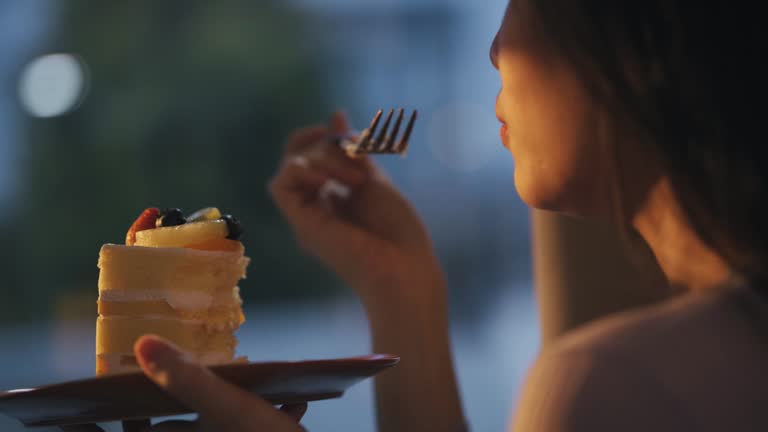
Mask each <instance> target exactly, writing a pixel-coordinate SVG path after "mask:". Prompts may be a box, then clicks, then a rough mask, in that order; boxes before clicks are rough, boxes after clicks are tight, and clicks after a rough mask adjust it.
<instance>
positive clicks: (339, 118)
mask: <svg viewBox="0 0 768 432" xmlns="http://www.w3.org/2000/svg"><path fill="white" fill-rule="evenodd" d="M329 123H330V129H331V133H332V134H334V135H345V134H347V133H349V130H350V127H349V120H347V115H346V114H344V112H343V111H336V112H334V113H333V114H332V115H331V121H330V122H329Z"/></svg>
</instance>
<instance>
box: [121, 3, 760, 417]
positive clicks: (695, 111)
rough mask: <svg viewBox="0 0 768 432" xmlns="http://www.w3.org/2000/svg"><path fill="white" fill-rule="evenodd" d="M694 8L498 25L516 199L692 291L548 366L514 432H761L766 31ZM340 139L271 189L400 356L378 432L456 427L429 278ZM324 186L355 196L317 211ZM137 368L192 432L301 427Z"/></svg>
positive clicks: (234, 395)
mask: <svg viewBox="0 0 768 432" xmlns="http://www.w3.org/2000/svg"><path fill="white" fill-rule="evenodd" d="M709 3H710V2H696V4H695V7H694V6H688V3H684V2H677V1H670V0H656V1H652V0H647V1H642V2H639V1H637V2H635V1H628V2H611V1H594V2H579V1H556V0H520V1H515V2H513V3H512V4H511V5H510V6H509V7H508V10H507V12H506V14H505V16H504V19H503V23H502V26H501V29H500V30H499V32H498V34H497V36H496V38H495V40H494V42H493V47H492V49H491V59H492V62H493V65H494V66H495V67H496V68H497V69H498V70H499V73H500V76H501V81H502V90H501V92H500V94H499V97H498V100H497V106H496V108H497V113H498V116H499V119H500V120H501V122H502V123H503V127H502V140H503V141H504V145H505V146H506V147H507V148H508V149H509V150H510V151H511V152H512V154H513V156H514V159H515V186H516V189H517V191H518V193H519V194H520V196H521V197H522V198H523V199H524V200H525V202H526V203H528V204H529V205H530V206H531V207H534V208H540V209H548V210H554V211H557V212H561V213H564V214H569V215H575V216H579V217H582V218H591V219H596V220H602V221H609V222H612V223H614V224H616V225H618V226H621V227H623V228H624V229H625V230H626V231H627V232H629V231H632V230H636V231H637V232H638V233H639V234H640V235H641V236H642V238H643V239H644V240H645V242H647V244H648V245H649V246H650V248H651V250H652V251H653V253H654V255H655V257H656V260H657V261H658V263H659V265H660V267H661V268H662V270H663V271H664V273H665V275H666V277H667V279H668V281H669V283H670V284H672V285H674V286H675V287H676V288H677V289H679V290H681V291H684V292H685V293H684V294H682V295H680V296H678V297H677V298H675V299H673V300H670V301H667V302H664V303H663V304H661V305H657V306H653V307H650V308H644V309H638V310H633V311H630V312H626V313H622V314H618V315H616V316H614V317H611V318H607V319H603V320H599V321H598V322H596V323H594V324H591V325H587V326H585V327H583V328H580V329H578V330H576V331H574V332H571V333H570V334H568V335H567V336H565V337H563V338H561V339H559V340H558V341H557V342H556V343H554V344H553V345H551V346H550V347H548V348H546V349H545V350H544V351H543V352H542V353H541V355H540V357H539V359H538V360H537V362H536V364H535V365H534V367H533V369H532V370H531V373H530V375H529V377H528V381H527V384H526V386H525V389H524V391H523V395H522V400H521V402H520V405H519V407H518V409H517V414H516V416H515V426H514V428H515V430H519V431H599V430H622V431H627V430H654V431H666V430H670V431H671V430H675V431H677V430H725V429H726V428H727V429H728V430H768V410H766V409H765V407H768V393H767V392H765V391H762V389H766V388H768V372H767V371H766V368H765V365H768V323H766V321H768V319H766V318H765V317H766V316H768V305H766V303H765V300H764V298H763V297H762V294H761V293H764V292H766V290H768V288H766V287H767V285H766V284H765V281H766V279H768V266H766V265H765V263H766V254H768V241H766V240H767V239H766V231H767V230H766V229H765V228H764V226H765V225H764V221H763V220H762V219H763V217H764V216H763V215H764V214H765V213H764V211H763V209H764V207H763V203H764V202H765V198H766V193H767V192H768V191H767V188H768V178H766V173H765V171H766V170H765V169H764V168H763V167H764V166H766V162H767V161H766V152H765V150H764V146H763V142H762V140H761V139H762V135H760V134H759V132H762V130H760V131H758V128H759V126H760V122H759V119H758V113H760V114H762V112H764V110H760V111H758V110H753V109H752V107H753V106H754V105H756V104H753V102H758V101H759V102H763V101H764V100H763V99H761V97H762V96H763V94H764V87H765V85H764V76H766V75H765V74H764V71H763V70H762V69H760V68H761V62H760V60H761V59H760V57H762V56H763V52H764V49H763V48H762V42H760V41H762V39H761V38H760V35H761V34H762V25H763V23H762V19H761V18H759V17H761V15H760V14H759V13H758V11H757V10H754V11H753V10H748V9H749V8H750V7H752V6H747V5H746V4H740V5H739V6H738V8H736V7H735V6H726V5H724V4H721V3H722V2H717V3H715V2H712V4H709ZM754 7H756V6H754ZM346 131H347V124H346V122H345V121H344V118H343V117H342V116H340V115H336V116H334V118H333V120H332V121H331V124H330V126H329V127H322V126H319V127H310V128H306V129H302V130H299V131H297V132H296V133H294V134H293V135H292V136H291V138H290V140H289V143H288V146H287V149H286V156H285V160H284V162H283V164H282V166H281V167H280V169H279V171H278V173H277V175H276V176H275V178H274V180H273V181H272V183H271V184H270V191H271V193H272V196H273V197H274V200H275V202H276V204H277V206H278V207H279V208H280V210H281V211H282V213H283V214H284V216H285V217H286V219H287V220H288V221H289V222H290V223H291V225H292V227H293V229H294V231H295V234H296V238H297V240H298V243H299V244H300V245H301V247H303V248H304V249H305V250H306V251H307V252H308V253H310V254H312V255H314V256H316V257H317V258H319V259H320V260H321V261H322V262H324V263H325V264H326V265H327V266H328V267H329V268H331V269H332V270H333V271H335V272H337V273H338V274H339V275H340V276H341V277H342V278H343V279H344V280H345V281H346V283H348V284H349V285H350V286H351V287H353V288H354V289H355V290H356V291H357V293H358V294H359V295H360V297H361V299H362V302H363V304H364V306H365V309H366V312H367V314H368V318H369V321H370V329H371V334H372V340H373V345H374V346H373V349H374V351H377V352H396V353H399V354H400V355H401V356H402V363H401V364H400V365H399V366H398V367H396V368H394V369H392V370H391V371H388V372H386V373H384V374H382V375H381V376H380V377H378V378H377V379H376V404H377V419H378V425H379V429H380V430H382V431H410V430H414V431H415V430H430V431H457V430H462V429H464V427H465V422H464V418H463V415H462V411H461V405H460V402H459V396H458V393H457V389H456V383H455V382H456V381H455V377H454V372H453V366H452V364H451V353H450V343H449V337H448V320H447V314H446V292H445V291H446V290H445V281H444V279H443V273H442V271H441V269H440V265H439V264H438V262H437V260H436V259H435V256H434V253H433V251H432V246H431V244H430V241H429V238H428V236H427V233H426V231H425V230H424V227H423V225H422V224H421V222H420V220H419V218H418V216H417V215H416V213H415V212H414V210H413V209H412V207H411V206H410V205H409V204H408V203H407V202H406V201H405V200H404V199H403V198H402V196H401V195H400V194H399V193H398V192H397V191H396V190H395V189H394V188H393V186H392V185H391V184H390V183H389V182H387V180H386V178H384V176H383V175H382V174H381V173H380V172H379V171H377V169H376V168H375V166H374V165H373V164H372V162H371V161H369V160H367V159H365V158H362V159H356V160H353V159H349V158H346V157H345V156H344V155H343V154H342V152H341V151H339V150H338V149H336V148H334V147H333V146H332V145H330V144H328V140H327V137H328V136H329V135H333V134H336V133H343V132H346ZM758 140H761V141H758ZM329 179H334V180H337V181H340V182H342V183H345V184H347V185H348V186H350V188H351V190H352V193H351V195H350V196H349V197H348V198H347V199H336V200H335V201H334V202H333V203H332V204H333V205H332V206H328V205H326V204H324V203H321V202H318V200H317V198H316V197H317V196H318V195H317V192H318V190H319V188H320V187H322V185H323V184H324V183H325V182H326V181H328V180H329ZM392 317H397V319H396V320H392V319H391V318H392ZM136 352H137V356H138V357H139V359H140V362H141V365H142V367H143V368H144V370H145V372H146V373H147V375H148V376H149V377H150V378H151V379H153V380H155V382H157V383H158V384H160V385H161V386H163V387H164V388H166V390H168V391H169V392H170V393H171V394H172V395H174V396H176V397H178V398H179V399H181V400H182V401H183V402H184V403H186V404H187V405H189V406H190V407H192V408H195V409H198V410H199V411H200V413H201V417H200V422H201V423H202V426H203V429H204V430H271V431H291V430H300V427H299V425H298V424H297V423H296V419H297V418H300V415H301V409H302V407H288V408H286V410H287V411H288V412H279V411H278V410H275V409H272V408H271V407H269V406H268V405H267V404H266V403H264V402H263V401H261V400H259V399H257V398H255V397H253V396H251V395H249V394H246V393H244V392H241V391H239V390H236V389H234V388H232V387H229V386H228V385H226V384H223V383H222V382H221V381H219V380H218V379H216V378H214V377H213V376H211V375H210V374H209V373H207V372H206V371H205V370H204V369H203V368H201V367H199V366H197V365H195V364H193V363H190V362H187V361H185V360H183V355H181V354H180V353H179V352H178V351H177V350H176V349H175V348H173V347H171V346H169V345H167V344H166V343H165V342H163V341H160V340H158V339H156V338H153V337H146V338H144V339H142V340H140V341H139V342H138V343H137V345H136Z"/></svg>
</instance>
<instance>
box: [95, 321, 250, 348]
mask: <svg viewBox="0 0 768 432" xmlns="http://www.w3.org/2000/svg"><path fill="white" fill-rule="evenodd" d="M148 333H153V334H156V335H158V336H161V337H164V338H166V339H169V340H172V341H173V342H174V343H175V344H176V345H178V346H179V347H181V348H183V349H185V350H187V351H192V352H197V353H205V352H228V353H229V352H231V353H234V350H235V346H236V345H237V340H236V339H235V336H234V335H233V334H232V330H229V331H210V330H209V329H207V328H206V327H205V325H204V324H203V323H202V322H200V321H191V320H177V319H165V318H155V317H152V318H133V317H99V318H98V319H97V321H96V354H97V355H98V354H109V353H114V354H131V353H133V344H134V343H135V342H136V340H137V339H138V338H139V337H140V336H141V335H145V334H148Z"/></svg>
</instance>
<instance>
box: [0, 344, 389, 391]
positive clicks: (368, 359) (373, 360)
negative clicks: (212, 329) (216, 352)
mask: <svg viewBox="0 0 768 432" xmlns="http://www.w3.org/2000/svg"><path fill="white" fill-rule="evenodd" d="M342 362H361V364H366V365H376V366H379V367H389V366H394V365H396V364H398V363H399V362H400V356H398V355H394V354H378V353H377V354H368V355H361V356H353V357H338V358H328V359H307V360H270V361H255V362H251V361H249V362H245V363H223V364H216V365H210V366H208V369H210V370H211V371H212V372H214V373H216V374H217V375H219V374H218V371H220V370H224V371H226V370H229V369H239V368H248V367H253V366H254V365H256V366H260V367H265V368H266V367H301V366H307V365H309V366H320V367H323V366H326V367H333V366H337V367H338V366H339V363H342ZM131 376H138V377H145V378H146V376H145V375H144V372H142V371H140V370H139V371H130V372H121V373H115V374H109V375H103V376H92V377H87V378H78V379H74V380H67V381H61V382H56V383H49V384H43V385H40V386H36V387H29V388H17V389H8V390H2V391H0V401H3V400H6V401H7V400H11V399H17V398H23V397H25V396H29V395H33V396H34V395H37V394H40V393H46V392H49V391H55V390H59V389H61V388H64V389H66V388H69V387H73V386H78V385H83V384H89V383H92V382H94V383H95V382H105V381H107V382H108V381H114V380H124V379H130V378H126V377H131ZM139 379H140V378H139ZM146 379H149V378H146Z"/></svg>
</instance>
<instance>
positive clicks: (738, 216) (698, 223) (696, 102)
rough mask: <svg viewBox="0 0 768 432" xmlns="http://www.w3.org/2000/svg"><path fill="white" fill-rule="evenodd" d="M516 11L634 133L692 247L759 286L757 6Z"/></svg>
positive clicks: (616, 5)
mask: <svg viewBox="0 0 768 432" xmlns="http://www.w3.org/2000/svg"><path fill="white" fill-rule="evenodd" d="M516 1H522V2H523V5H521V6H522V7H524V8H525V9H528V10H527V11H526V12H528V13H526V15H527V16H529V17H530V18H531V19H532V20H534V21H535V24H536V26H537V27H538V29H539V30H540V31H541V35H543V36H544V37H545V38H546V39H547V41H548V42H550V43H551V45H552V46H553V47H554V48H555V49H556V50H558V51H559V52H560V53H561V54H563V55H564V56H565V57H566V58H567V59H568V60H569V61H570V62H571V63H572V64H573V65H574V66H575V67H576V70H577V71H578V73H580V74H581V75H582V77H583V79H584V82H585V83H586V84H587V85H588V87H589V88H590V90H591V91H593V92H594V94H595V95H597V96H598V97H599V98H600V100H602V101H603V102H605V103H606V104H609V106H610V109H611V110H612V112H616V113H619V115H618V116H617V120H619V121H622V122H629V123H630V126H631V127H632V128H633V129H634V130H636V131H641V133H643V134H644V135H645V137H646V138H647V139H646V141H647V142H648V143H649V145H651V146H652V148H650V150H651V151H653V152H654V153H655V155H656V156H657V157H658V159H659V160H660V161H661V163H662V164H663V168H664V170H665V172H666V174H667V175H669V177H670V181H671V184H672V189H673V192H674V193H675V195H676V197H677V199H678V200H679V201H680V203H681V206H682V208H683V210H684V211H685V213H686V215H687V217H688V219H689V220H690V223H691V224H692V226H693V228H694V229H695V230H696V232H697V234H698V235H699V236H700V238H701V239H702V241H704V242H705V243H707V244H708V245H709V246H710V247H712V248H713V249H714V250H715V251H717V252H718V253H719V254H720V255H721V257H722V258H723V259H724V260H726V261H727V262H728V263H729V264H730V265H731V266H732V268H733V269H734V270H735V271H737V272H739V273H740V274H742V275H743V276H745V277H747V278H748V279H750V280H751V281H753V282H759V283H765V282H768V265H766V264H768V221H766V217H767V216H768V214H766V211H765V210H766V202H767V200H768V152H766V149H765V145H766V143H765V141H766V139H765V133H766V131H765V128H764V124H766V123H768V118H765V116H764V114H765V112H766V110H765V108H764V107H765V105H766V104H768V100H766V99H765V93H766V92H765V86H766V80H768V75H766V74H765V68H764V67H763V66H762V63H763V62H764V61H765V60H766V59H764V58H763V57H765V53H766V52H767V51H768V50H767V49H766V48H765V31H764V30H765V29H766V28H768V20H766V19H765V18H764V15H762V14H761V13H760V11H759V9H757V6H753V4H752V3H749V2H735V3H734V2H722V1H698V2H684V1H677V0H645V1H640V0H627V1H612V0H595V1H589V0H512V2H513V7H514V2H516ZM756 4H759V3H756ZM767 289H768V288H767Z"/></svg>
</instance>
